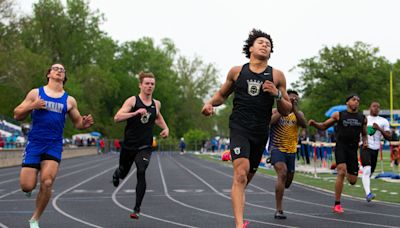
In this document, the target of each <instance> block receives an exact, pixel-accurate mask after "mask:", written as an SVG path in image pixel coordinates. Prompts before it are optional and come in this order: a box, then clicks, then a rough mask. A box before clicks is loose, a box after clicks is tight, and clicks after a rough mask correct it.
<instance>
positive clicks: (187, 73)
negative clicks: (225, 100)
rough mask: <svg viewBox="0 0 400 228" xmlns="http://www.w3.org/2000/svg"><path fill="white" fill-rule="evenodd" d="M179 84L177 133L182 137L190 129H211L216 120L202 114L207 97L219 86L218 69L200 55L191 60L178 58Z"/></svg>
mask: <svg viewBox="0 0 400 228" xmlns="http://www.w3.org/2000/svg"><path fill="white" fill-rule="evenodd" d="M176 71H177V77H178V80H177V84H178V85H179V93H178V94H177V97H178V99H179V106H178V109H177V110H178V111H177V112H176V114H175V115H176V120H177V122H176V124H177V128H176V134H177V136H178V137H181V136H182V135H183V134H185V132H187V131H188V130H189V129H200V130H203V131H210V129H213V128H214V125H215V120H213V119H210V118H204V116H202V115H201V114H200V111H201V108H202V106H203V101H204V99H205V98H207V97H208V96H209V94H212V93H213V92H214V91H215V90H216V88H217V86H218V83H217V73H218V72H217V70H216V69H215V67H214V66H213V65H212V64H205V63H203V61H202V60H201V59H200V58H199V57H195V58H194V59H193V60H190V59H188V58H185V57H180V58H178V61H177V64H176Z"/></svg>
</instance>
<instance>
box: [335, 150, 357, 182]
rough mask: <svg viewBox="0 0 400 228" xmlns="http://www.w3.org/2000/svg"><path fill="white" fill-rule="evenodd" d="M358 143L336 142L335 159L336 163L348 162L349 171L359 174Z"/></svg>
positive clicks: (352, 173)
mask: <svg viewBox="0 0 400 228" xmlns="http://www.w3.org/2000/svg"><path fill="white" fill-rule="evenodd" d="M357 151H358V145H357V144H353V145H348V144H344V143H336V150H335V159H336V164H337V165H339V164H341V163H346V166H347V173H348V174H351V175H355V176H358V159H357Z"/></svg>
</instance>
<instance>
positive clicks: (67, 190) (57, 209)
mask: <svg viewBox="0 0 400 228" xmlns="http://www.w3.org/2000/svg"><path fill="white" fill-rule="evenodd" d="M112 169H115V167H111V168H109V169H106V170H104V171H103V172H101V173H98V174H96V175H94V176H92V177H90V178H88V179H86V180H84V181H81V182H79V183H78V184H76V185H74V186H72V187H70V188H67V189H66V190H64V191H62V192H61V193H59V194H58V195H57V196H56V197H54V199H53V200H52V202H51V204H52V205H53V207H54V209H56V211H58V212H59V213H60V214H62V215H64V216H66V217H68V218H70V219H72V220H75V221H77V222H80V223H83V224H85V225H88V226H91V227H96V228H101V226H98V225H95V224H93V223H89V222H86V221H84V220H82V219H79V218H77V217H74V216H72V215H70V214H68V213H66V212H64V211H63V210H61V209H60V208H59V207H58V205H57V200H58V199H59V198H60V197H61V196H62V195H64V194H65V193H67V192H69V191H71V190H73V189H74V188H77V187H79V186H81V185H82V184H85V183H87V182H89V181H91V180H93V179H95V178H97V177H99V176H101V175H103V174H105V173H107V172H109V171H110V170H112Z"/></svg>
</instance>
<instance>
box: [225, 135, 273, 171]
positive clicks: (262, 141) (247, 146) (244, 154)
mask: <svg viewBox="0 0 400 228" xmlns="http://www.w3.org/2000/svg"><path fill="white" fill-rule="evenodd" d="M268 133H269V131H267V132H266V133H265V134H255V133H249V132H246V131H243V130H238V129H230V144H229V149H230V151H231V157H232V161H234V160H235V159H237V158H248V159H249V162H250V173H255V172H256V171H257V168H258V165H259V164H260V161H261V157H262V155H263V152H264V150H265V145H266V144H267V140H268V135H269V134H268Z"/></svg>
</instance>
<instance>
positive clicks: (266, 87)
mask: <svg viewBox="0 0 400 228" xmlns="http://www.w3.org/2000/svg"><path fill="white" fill-rule="evenodd" d="M262 90H263V91H264V92H268V93H269V94H271V95H272V96H274V97H276V96H278V88H276V86H275V84H274V83H273V82H271V81H269V80H265V81H264V83H263V85H262Z"/></svg>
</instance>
